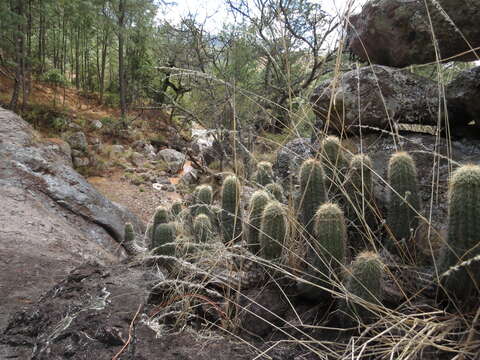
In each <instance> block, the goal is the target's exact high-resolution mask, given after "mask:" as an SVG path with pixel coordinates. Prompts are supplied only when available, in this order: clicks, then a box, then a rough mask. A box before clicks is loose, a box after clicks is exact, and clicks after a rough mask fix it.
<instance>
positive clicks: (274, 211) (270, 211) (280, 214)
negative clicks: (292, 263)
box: [260, 201, 287, 260]
mask: <svg viewBox="0 0 480 360" xmlns="http://www.w3.org/2000/svg"><path fill="white" fill-rule="evenodd" d="M286 236H287V215H286V213H285V210H284V209H283V206H282V204H280V203H279V202H278V201H269V202H268V203H267V205H266V206H265V209H264V210H263V213H262V223H261V227H260V246H261V254H262V257H263V258H265V259H268V260H275V259H278V258H279V257H280V256H281V255H282V249H283V246H284V242H285V238H286Z"/></svg>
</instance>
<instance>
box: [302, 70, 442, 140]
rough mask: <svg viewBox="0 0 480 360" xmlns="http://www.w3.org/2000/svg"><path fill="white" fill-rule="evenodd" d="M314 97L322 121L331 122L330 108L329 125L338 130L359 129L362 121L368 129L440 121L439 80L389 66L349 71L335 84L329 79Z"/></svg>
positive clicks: (313, 102)
mask: <svg viewBox="0 0 480 360" xmlns="http://www.w3.org/2000/svg"><path fill="white" fill-rule="evenodd" d="M334 86H335V88H334V89H333V87H334ZM332 98H333V99H332ZM310 101H311V102H312V104H313V107H314V111H315V113H316V115H317V119H319V120H321V121H322V123H326V122H327V118H328V113H329V110H330V122H329V126H328V129H329V130H334V131H337V132H341V131H344V130H346V131H349V132H353V133H357V132H358V131H359V125H361V126H362V127H367V128H366V130H368V127H372V128H375V129H387V130H390V129H391V127H392V126H393V125H394V124H397V123H405V124H421V125H436V123H437V109H438V97H437V86H436V85H435V83H433V82H432V81H430V80H428V79H426V78H423V77H421V76H418V75H415V74H412V73H409V72H407V71H400V70H397V69H393V68H389V67H386V66H379V65H374V66H372V67H370V66H367V67H363V68H360V69H359V71H349V72H347V73H345V74H343V75H342V76H341V77H340V79H339V81H338V82H337V83H335V84H334V83H332V82H330V81H326V82H324V83H322V84H320V86H319V87H318V88H316V89H315V91H314V93H313V95H312V96H311V98H310ZM331 102H332V105H330V103H331Z"/></svg>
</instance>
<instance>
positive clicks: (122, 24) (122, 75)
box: [118, 0, 127, 119]
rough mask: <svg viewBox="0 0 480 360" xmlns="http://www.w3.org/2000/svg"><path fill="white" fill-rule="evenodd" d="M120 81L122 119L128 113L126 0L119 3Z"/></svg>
mask: <svg viewBox="0 0 480 360" xmlns="http://www.w3.org/2000/svg"><path fill="white" fill-rule="evenodd" d="M118 11H119V14H118V82H119V85H120V112H121V116H122V119H124V118H125V115H126V113H127V102H126V97H125V93H126V89H125V88H126V86H125V63H124V60H125V57H124V50H123V47H124V43H125V0H120V1H119V5H118Z"/></svg>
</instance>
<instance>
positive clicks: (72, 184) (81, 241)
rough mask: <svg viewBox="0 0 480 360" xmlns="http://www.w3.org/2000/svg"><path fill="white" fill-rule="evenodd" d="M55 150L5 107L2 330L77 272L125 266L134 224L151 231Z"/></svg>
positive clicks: (0, 132)
mask: <svg viewBox="0 0 480 360" xmlns="http://www.w3.org/2000/svg"><path fill="white" fill-rule="evenodd" d="M52 144H54V143H53V142H52V141H46V140H43V139H41V138H40V136H39V135H38V134H36V133H35V132H34V130H33V129H32V128H31V126H30V125H29V124H28V123H27V122H25V121H24V120H22V119H21V118H20V117H18V116H17V115H15V114H14V113H12V112H10V111H7V110H4V109H2V108H0V239H1V241H0V259H2V260H1V261H0V284H1V286H0V289H1V293H2V294H3V296H2V297H0V327H2V325H3V322H4V320H5V314H6V313H7V312H8V311H11V310H12V309H14V308H16V307H18V306H19V304H22V303H23V302H28V301H32V300H33V299H34V298H35V297H36V296H38V295H39V294H40V293H41V292H42V291H44V290H45V289H46V288H47V287H49V286H51V285H52V284H53V283H54V282H55V281H56V280H57V279H58V276H62V275H63V274H64V273H65V271H67V270H68V269H70V268H71V267H72V266H76V265H78V264H80V263H81V262H83V261H85V260H96V261H98V262H100V263H105V264H107V263H112V262H116V261H118V260H119V259H122V258H123V257H124V253H123V250H122V248H121V246H120V244H119V243H120V242H121V241H122V240H123V231H124V224H125V223H126V222H131V223H133V224H134V226H135V227H136V230H137V231H138V232H142V231H143V230H144V229H143V228H144V225H143V224H142V223H141V222H140V220H139V219H138V218H137V217H136V216H134V215H133V214H131V213H130V212H129V211H127V210H126V209H124V208H122V207H120V206H119V205H116V204H114V203H112V202H110V201H108V200H107V199H105V198H104V197H103V196H102V195H101V194H100V193H98V192H97V191H96V190H95V189H94V188H93V187H92V186H91V185H90V184H89V183H88V182H87V181H86V180H85V179H84V178H83V177H82V176H81V175H79V174H78V173H77V172H76V171H75V170H73V169H72V167H71V163H70V162H69V161H68V160H67V159H66V158H65V152H64V150H62V149H61V148H62V147H61V146H52ZM0 357H1V356H0Z"/></svg>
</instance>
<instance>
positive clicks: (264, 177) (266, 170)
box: [255, 161, 273, 186]
mask: <svg viewBox="0 0 480 360" xmlns="http://www.w3.org/2000/svg"><path fill="white" fill-rule="evenodd" d="M255 181H256V182H257V184H258V185H260V186H267V185H268V184H270V183H272V182H273V170H272V164H271V163H269V162H268V161H260V162H259V163H258V164H257V172H256V173H255Z"/></svg>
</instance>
